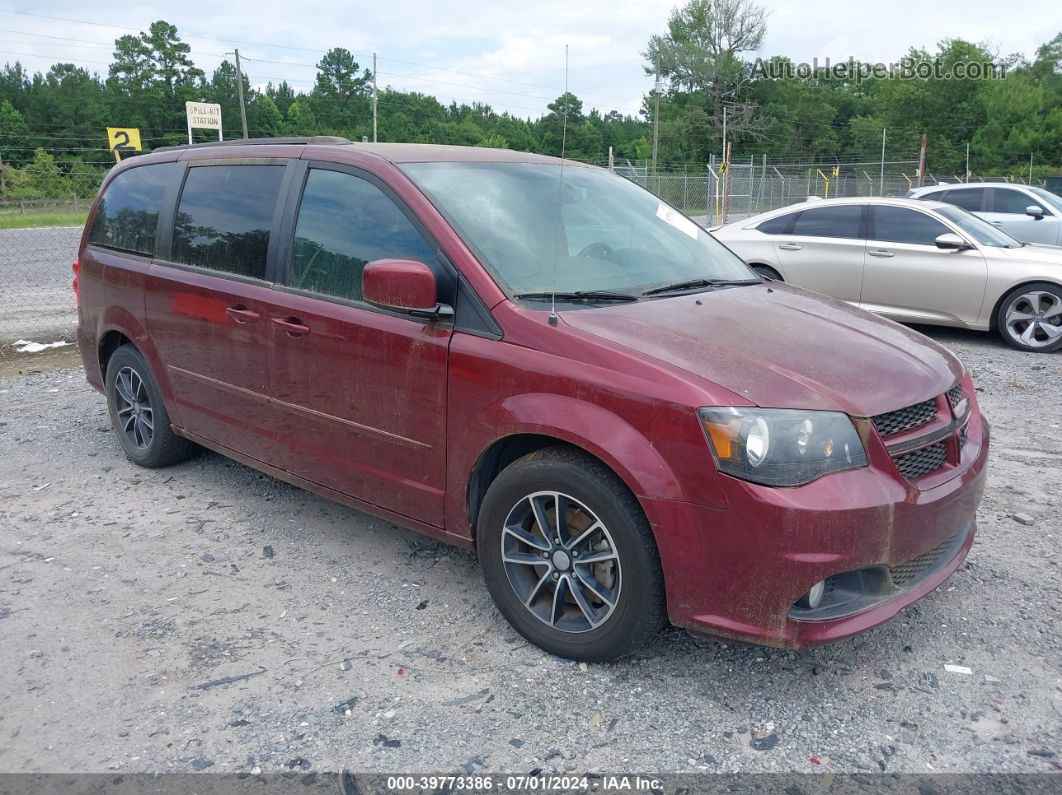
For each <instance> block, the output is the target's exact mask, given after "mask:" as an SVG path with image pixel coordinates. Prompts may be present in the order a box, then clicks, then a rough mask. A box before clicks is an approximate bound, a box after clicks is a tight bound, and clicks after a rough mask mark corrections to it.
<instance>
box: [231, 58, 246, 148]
mask: <svg viewBox="0 0 1062 795" xmlns="http://www.w3.org/2000/svg"><path fill="white" fill-rule="evenodd" d="M233 52H234V53H235V54H236V90H237V91H238V92H239V94H240V124H241V125H242V126H243V137H244V138H246V137H247V105H246V104H245V103H244V100H243V69H241V68H240V51H239V50H233Z"/></svg>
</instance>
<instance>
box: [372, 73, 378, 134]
mask: <svg viewBox="0 0 1062 795" xmlns="http://www.w3.org/2000/svg"><path fill="white" fill-rule="evenodd" d="M378 98H379V94H378V93H377V91H376V53H373V54H372V142H373V143H376V102H377V99H378Z"/></svg>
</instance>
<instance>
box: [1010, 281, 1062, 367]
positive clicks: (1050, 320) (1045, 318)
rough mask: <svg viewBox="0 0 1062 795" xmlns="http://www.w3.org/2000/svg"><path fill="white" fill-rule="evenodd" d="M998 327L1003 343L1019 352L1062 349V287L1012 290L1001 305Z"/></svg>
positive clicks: (1033, 286)
mask: <svg viewBox="0 0 1062 795" xmlns="http://www.w3.org/2000/svg"><path fill="white" fill-rule="evenodd" d="M996 326H997V328H998V329H999V333H1000V335H1001V336H1002V337H1003V340H1004V341H1005V342H1006V343H1007V344H1008V345H1010V346H1012V347H1014V348H1018V349H1019V350H1023V351H1032V352H1035V353H1049V352H1050V351H1056V350H1058V349H1059V348H1062V287H1059V286H1058V285H1057V284H1050V283H1048V282H1037V283H1034V284H1026V285H1023V286H1022V287H1018V288H1017V289H1015V290H1012V291H1011V292H1010V293H1008V294H1007V296H1006V297H1005V298H1004V299H1003V301H1002V302H1001V303H1000V305H999V313H998V314H997V315H996Z"/></svg>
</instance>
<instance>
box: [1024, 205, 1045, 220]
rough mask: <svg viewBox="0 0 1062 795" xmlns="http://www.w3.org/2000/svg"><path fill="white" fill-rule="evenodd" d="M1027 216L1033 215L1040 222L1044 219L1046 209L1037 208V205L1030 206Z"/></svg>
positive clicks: (1027, 209) (1026, 209) (1026, 211)
mask: <svg viewBox="0 0 1062 795" xmlns="http://www.w3.org/2000/svg"><path fill="white" fill-rule="evenodd" d="M1025 214H1026V215H1031V216H1032V217H1033V218H1035V219H1036V220H1037V221H1040V220H1042V219H1043V217H1044V208H1043V207H1037V206H1036V205H1035V204H1030V205H1029V206H1028V207H1026V208H1025Z"/></svg>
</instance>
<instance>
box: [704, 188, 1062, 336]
mask: <svg viewBox="0 0 1062 795" xmlns="http://www.w3.org/2000/svg"><path fill="white" fill-rule="evenodd" d="M712 234H713V235H715V237H716V238H717V239H718V240H720V241H721V242H722V243H724V244H725V245H726V246H728V247H729V248H730V249H731V250H733V251H734V252H736V253H737V254H738V256H740V257H741V258H742V259H744V260H745V261H746V262H747V263H748V264H749V265H751V266H752V268H753V269H754V270H756V271H757V272H759V273H760V274H761V275H762V276H765V277H767V278H769V279H778V280H781V281H786V282H789V283H791V284H795V285H797V286H799V287H805V288H807V289H809V290H814V291H816V292H819V293H824V294H826V295H829V296H833V297H834V298H840V299H841V300H843V301H847V302H848V303H850V304H853V305H855V306H859V307H862V308H863V309H868V310H870V311H871V312H876V313H878V314H880V315H884V316H886V317H889V318H891V319H893V320H898V321H901V322H904V323H931V324H937V325H942V326H959V327H962V328H969V329H977V330H982V331H993V330H994V331H998V332H999V334H1000V335H1001V336H1002V337H1003V339H1004V340H1005V341H1006V342H1007V343H1009V344H1010V345H1012V346H1014V347H1016V348H1020V349H1022V350H1026V351H1037V352H1047V351H1054V350H1057V349H1058V348H1060V347H1062V248H1059V247H1055V246H1032V245H1028V244H1024V243H1020V242H1019V241H1017V240H1015V239H1014V238H1012V237H1010V236H1009V235H1007V234H1006V233H1005V232H1003V231H1002V230H1000V229H998V228H996V227H994V226H992V225H990V224H988V223H986V222H984V221H982V220H981V219H979V218H976V217H974V216H973V215H971V214H970V213H968V212H966V211H965V210H962V209H959V208H958V207H954V206H952V205H950V204H943V203H941V202H931V201H916V200H912V199H883V198H882V199H879V198H863V199H826V200H819V201H814V202H812V201H808V202H804V203H802V204H797V205H793V206H791V207H786V208H783V209H781V210H774V211H772V212H769V213H764V214H762V215H757V216H754V217H752V218H748V219H745V220H744V221H738V222H737V223H733V224H728V225H726V226H722V227H719V228H717V229H714V230H712Z"/></svg>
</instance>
